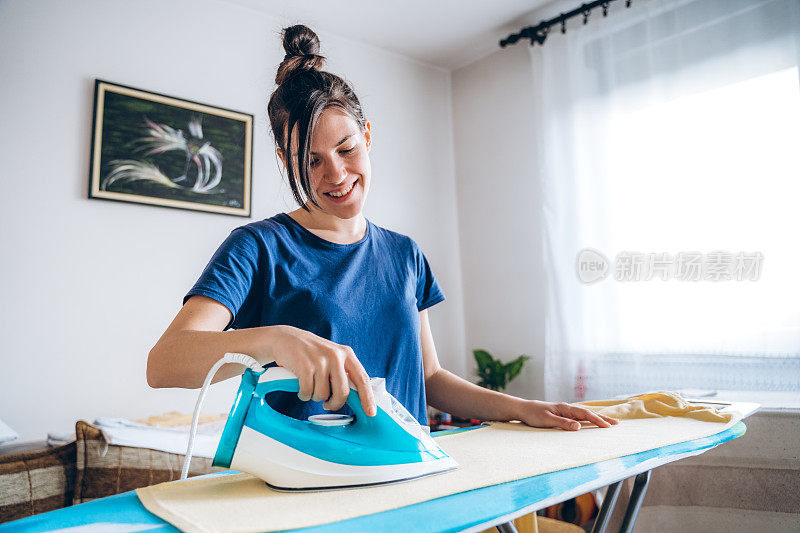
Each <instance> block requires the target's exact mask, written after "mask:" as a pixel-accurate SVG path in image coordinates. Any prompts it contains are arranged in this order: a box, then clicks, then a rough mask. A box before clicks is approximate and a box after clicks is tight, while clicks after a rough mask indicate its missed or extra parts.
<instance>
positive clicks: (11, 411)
mask: <svg viewBox="0 0 800 533" xmlns="http://www.w3.org/2000/svg"><path fill="white" fill-rule="evenodd" d="M296 22H303V23H306V24H308V25H310V26H311V27H312V28H313V21H286V20H280V19H278V18H273V17H270V16H267V15H264V14H263V13H260V12H256V11H253V10H249V9H247V8H242V7H238V6H235V5H233V4H228V3H226V2H221V1H214V0H199V1H189V0H180V1H172V2H159V1H155V0H136V1H124V2H105V1H99V0H97V1H91V0H81V1H74V2H59V1H55V0H48V1H44V0H39V1H37V2H26V1H23V0H5V1H3V2H2V3H0V73H2V78H3V81H2V85H0V117H2V126H0V150H2V154H0V155H1V156H2V157H1V158H0V161H2V165H3V174H2V178H0V216H2V229H0V250H2V254H3V260H2V263H0V273H2V279H3V281H4V283H3V288H2V292H1V293H0V294H1V296H0V302H1V303H0V348H2V367H0V368H2V370H0V419H2V420H4V421H5V422H7V423H8V424H9V425H10V426H11V427H12V428H14V429H16V430H17V431H18V432H19V433H20V434H21V437H22V439H23V440H38V439H41V438H44V437H45V435H46V433H47V432H48V431H68V430H71V429H72V427H73V426H74V422H75V421H76V420H78V419H86V420H89V421H91V420H92V419H94V418H95V417H97V416H123V417H132V418H138V417H143V416H148V415H152V414H156V413H161V412H165V411H169V410H179V411H183V412H191V410H192V409H193V407H194V401H195V399H196V391H186V390H153V389H150V388H149V387H148V386H147V384H146V381H145V366H146V359H147V353H148V351H149V349H150V348H151V347H152V346H153V345H154V344H155V342H156V340H157V339H158V337H159V336H160V335H161V333H162V332H163V330H164V329H165V328H166V326H167V325H168V324H169V322H170V320H171V319H172V318H173V316H174V315H175V313H176V312H177V311H178V309H179V306H180V302H181V298H182V296H183V295H184V294H185V292H186V291H187V290H188V289H189V288H190V287H191V286H192V284H193V283H194V281H195V280H196V278H197V276H198V275H199V274H200V272H201V271H202V269H203V267H204V266H205V264H206V262H207V261H208V259H209V258H210V256H211V254H212V252H213V251H214V250H215V248H216V247H217V245H218V244H219V243H220V242H221V241H222V240H223V239H224V238H225V237H226V236H227V235H228V233H229V232H230V230H231V229H232V228H234V227H236V226H238V225H241V224H245V223H247V222H250V221H252V220H258V219H262V218H266V217H269V216H271V215H273V214H275V213H276V212H279V211H288V210H291V209H293V205H292V203H291V201H290V200H289V198H290V196H289V194H288V188H287V187H286V186H285V185H284V184H282V183H281V180H280V178H279V174H278V171H277V163H276V159H275V154H274V151H273V148H272V139H271V137H270V135H269V124H268V118H267V116H266V102H267V99H268V97H269V94H270V93H271V92H272V90H273V89H274V83H273V80H274V76H275V69H276V67H277V65H278V63H279V62H280V61H281V60H282V58H283V55H284V52H283V49H282V47H281V43H280V40H279V38H278V37H279V32H280V30H281V28H282V27H284V26H286V25H288V24H291V23H296ZM318 33H319V36H320V39H321V42H322V53H323V55H326V56H327V57H328V58H329V61H328V63H327V66H326V68H327V69H328V70H330V71H332V72H335V73H339V74H340V75H343V76H344V77H345V78H346V79H348V80H350V81H351V82H353V84H354V86H355V89H356V91H357V93H358V94H359V96H360V98H361V100H362V104H363V105H364V108H365V111H366V114H367V116H368V118H369V120H370V121H371V123H372V132H373V139H374V141H373V151H372V163H373V186H372V190H371V192H370V197H369V201H368V203H367V209H366V214H367V216H368V217H369V218H370V219H371V220H373V221H374V222H375V223H377V224H379V225H382V226H385V227H388V228H391V229H394V230H397V231H400V232H403V233H406V234H408V235H410V236H412V237H413V238H415V239H416V240H417V242H419V243H420V245H421V247H422V249H423V250H424V251H425V253H426V254H427V256H428V258H429V260H430V262H431V264H432V266H433V268H434V271H435V273H436V274H437V276H438V277H439V280H440V283H441V284H442V286H443V289H444V291H445V293H446V295H447V296H448V300H447V301H446V302H444V303H443V304H440V305H439V306H436V307H434V308H433V309H432V310H431V321H432V325H433V329H434V336H435V338H436V341H437V348H438V351H439V356H440V359H441V360H442V362H443V364H444V365H445V366H446V367H448V368H451V369H454V370H455V371H457V372H461V373H463V370H464V368H463V354H464V351H465V347H464V342H463V315H462V299H461V277H460V266H459V247H458V239H457V235H458V227H457V218H456V202H455V184H454V166H453V153H452V146H453V144H452V133H451V132H452V129H451V122H450V109H451V103H450V85H449V83H450V76H449V73H448V72H446V71H443V70H441V69H438V68H435V67H432V66H428V65H424V64H420V63H418V62H415V61H412V60H410V59H407V58H405V57H402V56H398V55H396V54H393V53H390V52H387V51H384V50H381V49H377V48H374V47H370V46H366V45H363V44H361V43H358V42H356V41H353V40H349V39H346V38H343V37H340V36H335V35H330V34H325V33H323V32H318ZM95 77H98V78H102V79H106V80H109V81H113V82H117V83H120V84H124V85H129V86H133V87H136V88H141V89H145V90H152V91H154V92H159V93H163V94H167V95H172V96H176V97H179V98H186V99H189V100H195V101H199V102H204V103H209V104H211V105H216V106H220V107H225V108H231V109H236V110H241V111H245V112H249V113H252V114H253V115H254V116H255V134H254V158H253V168H254V174H253V217H252V218H251V219H249V220H248V219H244V218H236V217H230V216H223V215H216V214H208V213H199V212H190V211H180V210H174V209H167V208H160V207H151V206H144V205H134V204H123V203H116V202H108V201H101V200H88V199H87V198H86V190H87V181H88V160H89V145H90V128H91V119H92V91H93V79H94V78H95ZM236 381H237V380H229V381H228V382H225V383H222V384H219V385H216V386H215V387H214V388H212V393H211V394H210V396H209V399H208V401H207V404H206V410H207V411H208V412H212V411H219V412H225V411H227V409H228V408H229V406H230V402H231V400H232V398H233V391H234V389H235V387H236V386H237V383H236Z"/></svg>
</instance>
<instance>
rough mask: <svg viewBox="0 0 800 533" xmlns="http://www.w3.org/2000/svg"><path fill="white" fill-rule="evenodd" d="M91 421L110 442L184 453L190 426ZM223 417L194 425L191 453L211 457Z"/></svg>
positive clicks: (99, 419) (128, 421) (108, 419)
mask: <svg viewBox="0 0 800 533" xmlns="http://www.w3.org/2000/svg"><path fill="white" fill-rule="evenodd" d="M93 425H94V426H95V427H96V428H98V429H99V430H100V431H102V432H103V437H104V438H105V439H106V442H108V443H109V444H117V445H120V446H132V447H135V448H150V449H152V450H161V451H164V452H169V453H178V454H184V453H186V445H187V443H188V440H189V426H188V425H182V426H172V427H155V426H151V425H147V424H142V423H139V422H134V421H132V420H128V419H126V418H109V417H100V418H96V419H95V421H94V423H93ZM223 428H224V420H222V421H220V422H219V423H215V424H204V425H201V426H199V427H198V428H197V437H196V438H195V444H194V453H193V455H194V456H199V457H214V453H215V452H216V449H217V445H218V444H219V439H220V437H221V436H222V429H223Z"/></svg>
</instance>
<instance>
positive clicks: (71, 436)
mask: <svg viewBox="0 0 800 533" xmlns="http://www.w3.org/2000/svg"><path fill="white" fill-rule="evenodd" d="M74 440H75V432H72V433H69V432H64V433H61V432H58V431H49V432H48V433H47V445H48V446H63V445H64V444H69V443H70V442H72V441H74Z"/></svg>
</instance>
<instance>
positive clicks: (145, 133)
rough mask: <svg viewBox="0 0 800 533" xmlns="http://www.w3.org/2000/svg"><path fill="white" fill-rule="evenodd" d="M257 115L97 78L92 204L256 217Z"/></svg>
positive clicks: (92, 156)
mask: <svg viewBox="0 0 800 533" xmlns="http://www.w3.org/2000/svg"><path fill="white" fill-rule="evenodd" d="M252 167H253V115H252V114H249V113H243V112H241V111H234V110H231V109H225V108H222V107H217V106H211V105H208V104H203V103H199V102H194V101H191V100H186V99H182V98H177V97H174V96H167V95H164V94H160V93H155V92H151V91H145V90H143V89H137V88H134V87H129V86H126V85H120V84H117V83H113V82H109V81H105V80H101V79H95V85H94V113H93V117H92V145H91V153H90V164H89V169H90V170H89V198H90V199H100V200H112V201H117V202H127V203H137V204H148V205H156V206H162V207H172V208H176V209H188V210H191V211H205V212H210V213H219V214H224V215H233V216H240V217H250V216H251V196H252Z"/></svg>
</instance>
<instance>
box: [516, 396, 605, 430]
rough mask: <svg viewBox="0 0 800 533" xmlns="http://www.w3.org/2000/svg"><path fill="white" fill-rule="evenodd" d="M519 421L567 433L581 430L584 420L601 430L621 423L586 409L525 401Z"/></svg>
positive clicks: (568, 405) (569, 405)
mask: <svg viewBox="0 0 800 533" xmlns="http://www.w3.org/2000/svg"><path fill="white" fill-rule="evenodd" d="M519 420H520V422H524V423H525V424H527V425H529V426H533V427H537V428H561V429H565V430H567V431H577V430H579V429H580V428H581V424H580V422H581V421H583V420H586V421H588V422H591V423H592V424H595V425H596V426H598V427H601V428H607V427H611V426H612V425H614V424H617V423H618V422H619V420H617V419H616V418H611V417H610V416H605V415H601V414H597V413H595V412H594V411H592V410H591V409H587V408H585V407H580V406H577V405H571V404H568V403H563V402H561V403H552V402H542V401H539V400H525V401H524V402H523V403H522V405H521V408H520V410H519Z"/></svg>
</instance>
